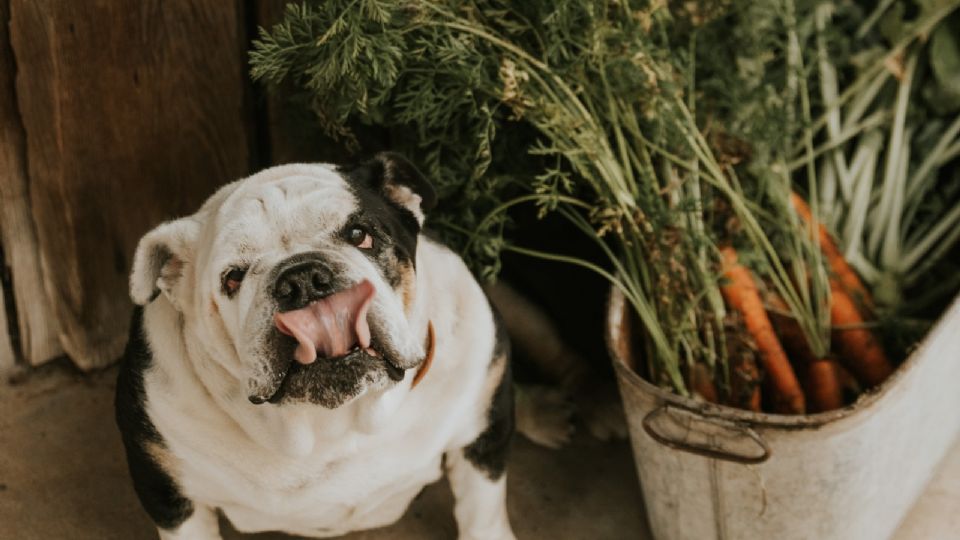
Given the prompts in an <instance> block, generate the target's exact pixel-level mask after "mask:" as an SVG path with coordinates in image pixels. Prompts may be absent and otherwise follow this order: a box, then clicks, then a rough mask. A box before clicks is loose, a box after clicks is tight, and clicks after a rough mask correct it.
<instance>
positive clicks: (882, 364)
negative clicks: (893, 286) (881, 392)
mask: <svg viewBox="0 0 960 540" xmlns="http://www.w3.org/2000/svg"><path fill="white" fill-rule="evenodd" d="M830 324H831V325H832V326H833V327H834V329H833V346H834V348H835V349H836V350H837V352H838V353H839V354H840V359H841V360H842V361H843V362H844V364H845V365H846V367H847V369H849V370H850V371H852V372H853V374H854V375H855V376H856V377H857V379H858V380H859V381H860V382H861V383H863V384H864V386H868V387H870V386H876V385H878V384H880V383H882V382H883V381H884V380H885V379H886V378H887V377H889V376H890V374H891V373H893V366H892V365H891V364H890V360H888V359H887V355H886V354H885V353H884V352H883V347H881V346H880V344H879V343H878V342H877V338H876V336H874V335H873V332H871V331H870V330H869V329H867V328H864V327H863V317H862V316H860V312H859V311H857V306H856V303H855V302H854V301H853V299H852V298H850V295H848V294H847V292H846V291H845V290H843V288H842V286H841V285H840V284H838V283H836V282H831V287H830Z"/></svg>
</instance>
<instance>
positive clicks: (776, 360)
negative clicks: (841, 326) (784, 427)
mask: <svg viewBox="0 0 960 540" xmlns="http://www.w3.org/2000/svg"><path fill="white" fill-rule="evenodd" d="M720 251H721V254H722V255H723V263H724V277H726V278H727V280H729V283H727V284H725V285H722V286H721V287H720V292H721V294H722V295H723V298H724V300H726V302H727V304H728V305H729V306H730V307H731V308H732V309H734V310H736V311H738V312H739V313H740V314H741V316H742V317H743V323H744V326H745V327H746V329H747V332H748V333H749V334H750V335H751V337H753V340H754V342H755V343H756V346H757V352H758V353H759V355H760V362H761V364H762V365H763V368H764V370H765V371H766V374H767V378H768V379H769V381H770V384H771V387H772V388H773V390H774V395H773V408H774V410H775V411H776V412H783V413H795V414H802V413H803V412H804V409H805V406H806V404H805V401H804V397H803V391H802V390H801V389H800V383H799V382H798V381H797V375H796V373H794V371H793V367H792V366H791V365H790V361H789V360H788V359H787V354H786V353H785V352H784V351H783V347H782V346H781V345H780V340H779V339H777V335H776V334H775V333H774V331H773V325H772V324H770V318H769V317H767V312H766V310H765V309H764V307H763V301H762V300H761V299H760V293H759V291H758V290H757V284H756V282H755V281H754V279H753V276H752V275H751V274H750V271H749V270H747V269H746V268H745V267H744V266H742V265H741V264H739V263H738V262H737V252H736V250H735V249H734V248H732V247H730V246H727V247H724V248H721V250H720Z"/></svg>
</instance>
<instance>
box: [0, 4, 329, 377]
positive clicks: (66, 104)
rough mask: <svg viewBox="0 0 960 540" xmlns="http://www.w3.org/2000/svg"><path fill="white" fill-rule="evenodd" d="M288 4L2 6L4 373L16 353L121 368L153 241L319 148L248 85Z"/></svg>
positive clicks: (0, 356)
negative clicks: (141, 252)
mask: <svg viewBox="0 0 960 540" xmlns="http://www.w3.org/2000/svg"><path fill="white" fill-rule="evenodd" d="M283 4H284V2H283V1H273V0H271V1H260V2H250V1H247V2H243V1H240V0H232V1H229V0H140V1H137V2H132V1H120V0H113V1H93V0H77V1H75V2H74V1H71V2H64V1H60V0H0V17H2V21H0V22H3V21H8V22H9V25H7V24H0V208H2V217H0V233H2V234H0V247H2V253H3V265H4V267H5V269H6V272H7V275H8V276H9V278H10V279H8V280H6V281H5V283H6V290H3V291H0V299H2V297H3V295H7V297H8V298H7V299H8V300H9V301H8V302H7V309H6V310H5V311H4V315H6V317H7V318H9V319H12V320H11V321H9V322H10V324H8V325H5V326H3V327H0V333H3V334H5V335H4V336H3V338H6V340H4V339H2V338H0V370H2V369H3V365H4V362H5V361H6V362H7V363H8V364H9V357H10V356H12V355H15V356H17V357H18V358H19V361H20V362H23V363H28V364H32V365H36V364H40V363H42V362H45V361H47V360H50V359H51V358H55V357H57V356H60V355H62V354H64V353H65V354H66V355H67V356H69V358H70V359H71V360H72V361H73V362H74V363H75V364H76V365H78V366H79V367H81V368H83V369H93V368H98V367H102V366H105V365H108V364H109V363H111V362H113V361H114V360H116V359H117V358H118V357H119V355H120V353H121V351H122V348H123V345H124V343H125V341H126V331H127V325H128V318H129V314H130V309H131V303H130V300H129V298H128V294H127V276H128V272H129V270H130V263H131V258H132V254H133V251H134V249H135V247H136V243H137V240H138V239H139V238H140V236H141V235H142V234H143V233H144V232H146V231H147V230H149V229H150V228H151V227H153V226H155V225H157V224H159V223H160V222H162V221H164V220H168V219H171V218H174V217H177V216H180V215H184V214H187V213H191V212H192V211H194V210H195V209H196V208H197V207H198V206H199V205H200V203H201V202H202V201H203V200H204V199H205V198H206V197H207V196H208V195H209V194H210V193H212V192H213V191H214V190H215V189H216V188H217V187H218V186H220V185H222V184H223V183H226V182H228V181H231V180H234V179H236V178H239V177H241V176H244V175H246V174H248V173H250V172H252V171H253V169H255V168H258V167H259V166H261V165H263V164H266V163H267V162H268V161H269V153H270V149H271V147H273V150H274V153H275V154H276V155H277V157H278V159H277V160H275V161H292V160H297V159H308V158H309V157H310V156H311V155H312V151H313V150H314V149H316V146H315V145H316V142H312V143H305V142H304V141H307V140H309V139H308V138H307V137H300V136H297V135H290V134H289V133H294V132H293V131H286V132H284V133H281V132H282V131H283V130H286V129H287V127H289V126H290V125H292V124H293V123H291V122H289V120H290V114H301V113H302V112H300V113H291V112H290V111H286V112H283V108H281V107H280V102H279V101H277V100H271V101H269V102H267V101H266V98H264V97H262V95H260V92H259V91H258V89H256V88H254V87H253V86H252V84H251V83H250V81H249V77H248V75H247V50H248V48H249V41H250V38H251V36H250V35H249V34H250V33H251V31H252V29H253V28H255V27H256V25H257V24H268V23H270V22H271V21H272V20H273V19H275V18H276V17H278V16H279V13H280V8H281V6H282V5H283ZM8 30H9V32H8ZM301 120H302V118H301ZM305 124H309V122H306V123H299V125H305ZM284 126H287V127H284ZM258 141H259V143H260V144H258ZM0 270H3V269H2V268H0ZM10 297H12V298H10ZM3 320H4V317H2V316H0V323H3ZM8 327H9V328H12V329H13V331H12V332H10V334H12V338H13V339H10V337H11V336H7V335H6V334H8V332H7V331H6V330H7V328H8ZM5 343H7V344H8V345H6V347H7V349H5V348H4V347H5V345H4V344H5ZM9 343H12V346H10V345H9ZM5 350H12V351H14V352H5ZM5 356H6V357H7V360H5Z"/></svg>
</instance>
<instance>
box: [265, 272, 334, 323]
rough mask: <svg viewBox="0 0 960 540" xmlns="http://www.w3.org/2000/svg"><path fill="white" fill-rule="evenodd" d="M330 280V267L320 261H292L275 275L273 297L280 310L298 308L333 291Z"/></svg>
mask: <svg viewBox="0 0 960 540" xmlns="http://www.w3.org/2000/svg"><path fill="white" fill-rule="evenodd" d="M331 280H332V273H331V271H330V269H329V268H327V266H326V265H325V264H323V263H322V262H320V261H317V260H310V259H308V260H299V261H292V262H291V263H290V264H288V265H285V267H283V268H282V270H281V271H280V273H279V274H278V275H277V280H276V282H275V283H274V287H273V297H274V299H275V300H276V301H277V304H278V307H279V310H280V311H292V310H295V309H300V308H302V307H305V306H306V305H307V304H309V303H310V302H313V301H314V300H318V299H320V298H323V297H324V296H327V295H329V294H330V293H331V292H333V291H332V290H331V286H330V282H331Z"/></svg>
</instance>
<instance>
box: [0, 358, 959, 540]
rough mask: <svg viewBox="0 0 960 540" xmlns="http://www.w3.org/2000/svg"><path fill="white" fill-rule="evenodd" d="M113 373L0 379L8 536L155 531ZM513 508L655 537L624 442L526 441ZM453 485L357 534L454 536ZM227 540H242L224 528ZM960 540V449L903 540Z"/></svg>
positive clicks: (603, 534) (527, 534)
mask: <svg viewBox="0 0 960 540" xmlns="http://www.w3.org/2000/svg"><path fill="white" fill-rule="evenodd" d="M115 378H116V371H115V369H111V370H107V371H104V372H101V373H95V374H92V375H86V376H82V375H79V374H76V373H75V372H73V371H72V370H71V369H69V368H66V367H63V366H51V367H45V368H42V369H40V370H35V371H33V372H31V373H30V374H29V376H27V377H26V378H24V379H23V380H21V381H19V383H18V384H14V385H8V384H6V383H5V382H0V540H7V539H10V540H14V539H16V540H33V539H61V538H64V539H71V540H85V539H114V538H115V539H123V540H136V539H140V538H144V539H147V538H156V533H155V532H154V529H153V528H152V526H151V524H150V522H149V520H148V519H147V516H146V515H145V514H144V513H143V511H142V510H141V509H140V507H139V504H138V503H137V501H136V498H135V496H134V493H133V489H132V487H131V485H130V481H129V479H128V477H127V470H126V463H125V461H124V458H123V454H122V447H121V443H120V438H119V435H118V433H117V431H116V428H115V427H114V422H113V388H114V380H115ZM508 485H509V496H508V497H509V498H508V504H509V511H510V515H511V522H512V523H513V527H514V530H515V531H516V533H517V536H518V537H519V538H520V539H521V540H524V539H539V538H549V539H590V540H601V539H639V540H644V539H648V538H650V534H649V532H648V531H647V529H646V525H645V521H644V517H643V516H644V514H643V504H642V501H641V497H640V491H639V488H638V485H637V480H636V475H635V472H634V468H633V463H632V459H631V456H630V449H629V446H628V445H627V443H626V442H618V443H600V442H597V441H594V440H591V439H589V438H587V437H579V438H577V439H576V440H575V441H574V443H573V444H572V445H570V446H569V447H567V448H565V449H563V450H559V451H551V450H545V449H542V448H539V447H536V446H534V445H532V444H530V443H529V442H527V441H525V440H523V439H518V441H517V444H516V445H515V447H514V453H513V455H512V458H511V462H510V477H509V484H508ZM451 505H452V499H451V495H450V490H449V488H448V486H447V485H446V483H444V482H439V483H437V484H435V485H433V486H430V487H429V488H427V489H426V490H425V491H424V492H423V493H422V494H421V495H420V496H419V497H418V498H417V500H416V501H415V502H414V503H413V505H412V506H411V508H410V509H409V510H408V512H407V514H406V515H405V516H404V518H403V519H402V520H401V521H400V522H398V523H397V524H395V525H393V526H391V527H388V528H385V529H380V530H375V531H368V532H362V533H356V534H352V535H349V536H348V537H345V538H348V539H353V540H360V539H364V540H374V539H378V540H379V539H388V538H389V539H398V538H416V539H451V538H454V537H455V533H456V527H455V524H454V521H453V517H452V510H451V508H452V506H451ZM224 531H225V534H224V536H225V538H227V539H234V540H235V539H240V538H256V539H259V540H279V539H282V538H287V537H285V536H283V535H272V534H267V535H257V536H253V537H244V536H242V535H239V534H237V533H235V532H233V531H232V530H230V529H229V525H228V524H224ZM944 538H960V445H958V446H957V447H955V448H954V449H953V451H952V452H951V454H950V455H949V456H948V458H947V459H946V460H945V462H944V464H943V465H942V466H941V468H940V472H939V473H938V474H937V476H936V478H935V479H934V480H933V482H932V483H931V485H930V487H929V488H928V489H927V491H926V493H925V494H924V495H923V496H922V497H921V499H920V501H919V502H918V503H917V505H916V506H915V507H914V509H913V510H912V511H911V512H910V514H909V515H908V516H907V518H906V519H905V521H904V523H903V525H902V526H901V528H900V531H899V532H898V533H897V534H896V536H895V540H926V539H944Z"/></svg>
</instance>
